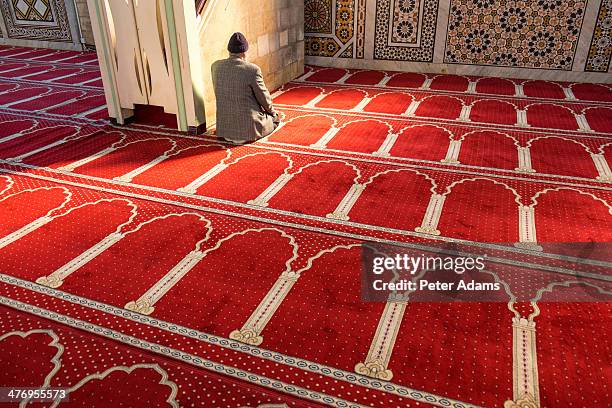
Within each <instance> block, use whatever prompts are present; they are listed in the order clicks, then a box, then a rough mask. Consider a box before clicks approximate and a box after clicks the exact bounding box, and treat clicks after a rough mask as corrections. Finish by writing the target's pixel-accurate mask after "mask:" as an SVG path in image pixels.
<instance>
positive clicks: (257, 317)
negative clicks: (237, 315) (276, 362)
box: [229, 272, 300, 346]
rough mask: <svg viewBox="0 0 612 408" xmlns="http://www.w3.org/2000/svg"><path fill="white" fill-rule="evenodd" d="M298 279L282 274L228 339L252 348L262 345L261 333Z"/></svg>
mask: <svg viewBox="0 0 612 408" xmlns="http://www.w3.org/2000/svg"><path fill="white" fill-rule="evenodd" d="M299 277H300V275H299V274H297V273H295V272H283V273H282V274H281V276H280V277H279V278H278V279H277V280H276V282H274V285H273V286H272V288H271V289H270V290H269V291H268V293H267V294H266V296H265V297H264V298H263V299H262V301H261V302H260V303H259V305H257V308H256V309H255V310H254V311H253V313H251V316H249V318H248V319H247V321H246V322H245V323H244V325H243V326H242V328H241V329H239V330H234V331H232V332H231V333H230V335H229V337H230V339H233V340H237V341H240V342H242V343H246V344H251V345H253V346H259V345H260V344H261V343H263V336H262V335H261V332H262V331H263V329H264V328H265V327H266V325H267V324H268V322H269V321H270V319H271V318H272V316H274V313H276V311H277V310H278V308H279V306H280V305H281V304H282V303H283V300H285V297H287V294H289V291H291V288H292V287H293V285H294V284H295V282H296V281H297V280H298V278H299Z"/></svg>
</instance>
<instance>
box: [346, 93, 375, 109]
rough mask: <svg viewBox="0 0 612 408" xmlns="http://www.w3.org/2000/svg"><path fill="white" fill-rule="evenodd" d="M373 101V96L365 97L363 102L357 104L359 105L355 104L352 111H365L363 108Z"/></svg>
mask: <svg viewBox="0 0 612 408" xmlns="http://www.w3.org/2000/svg"><path fill="white" fill-rule="evenodd" d="M370 102H372V98H370V97H369V96H367V97H365V98H363V99H362V100H361V102H359V104H357V106H355V107H354V108H353V109H351V111H352V112H363V108H365V107H366V106H368V103H370Z"/></svg>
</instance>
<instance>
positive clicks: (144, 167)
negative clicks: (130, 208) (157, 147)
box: [113, 154, 168, 183]
mask: <svg viewBox="0 0 612 408" xmlns="http://www.w3.org/2000/svg"><path fill="white" fill-rule="evenodd" d="M167 158H168V156H166V155H165V154H164V155H161V156H159V157H156V158H155V159H153V160H151V161H150V162H148V163H147V164H143V165H142V166H140V167H138V168H137V169H134V170H132V171H130V172H129V173H126V174H124V175H123V176H118V177H115V178H114V179H113V180H117V181H122V182H124V183H129V182H131V181H132V180H133V179H134V178H135V177H137V176H139V175H140V174H142V173H144V172H145V171H147V170H149V169H151V168H153V167H154V166H156V165H158V164H159V163H161V162H163V161H164V160H166V159H167Z"/></svg>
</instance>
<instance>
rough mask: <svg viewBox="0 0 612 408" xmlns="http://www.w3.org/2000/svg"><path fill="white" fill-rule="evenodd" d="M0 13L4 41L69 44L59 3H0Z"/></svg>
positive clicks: (64, 14) (67, 27)
mask: <svg viewBox="0 0 612 408" xmlns="http://www.w3.org/2000/svg"><path fill="white" fill-rule="evenodd" d="M0 11H1V12H2V16H3V18H4V22H5V24H6V30H7V33H6V35H7V37H8V38H24V39H28V40H40V41H59V42H72V34H71V32H70V21H69V19H68V14H67V12H66V3H65V2H64V1H62V0H0ZM75 24H76V22H75Z"/></svg>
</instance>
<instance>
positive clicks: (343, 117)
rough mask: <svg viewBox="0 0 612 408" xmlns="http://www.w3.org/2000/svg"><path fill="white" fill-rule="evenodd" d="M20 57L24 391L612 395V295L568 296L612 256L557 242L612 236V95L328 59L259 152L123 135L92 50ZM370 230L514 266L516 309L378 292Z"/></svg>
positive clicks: (580, 401)
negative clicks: (530, 271)
mask: <svg viewBox="0 0 612 408" xmlns="http://www.w3.org/2000/svg"><path fill="white" fill-rule="evenodd" d="M17 51H20V52H24V51H26V50H25V49H11V48H4V49H0V63H1V64H0V75H1V76H2V78H0V104H1V106H0V120H1V121H2V122H3V123H4V124H5V126H3V127H0V159H1V160H0V249H1V250H0V265H1V268H2V270H1V271H0V303H1V304H2V306H1V309H0V314H2V319H1V320H0V322H1V323H0V326H1V327H0V329H1V332H0V353H1V354H2V356H3V358H2V359H0V362H1V363H0V364H2V370H1V371H0V373H1V374H0V383H2V384H7V385H11V386H17V385H20V386H26V385H27V386H31V387H37V386H42V385H49V386H51V387H60V386H61V387H67V388H70V389H71V390H74V391H73V392H72V393H71V394H70V402H69V403H67V405H75V406H77V405H78V406H97V405H96V404H100V406H104V405H102V404H104V402H102V401H101V400H98V399H96V398H98V396H101V395H103V396H105V398H106V397H107V396H108V398H106V399H105V401H110V399H109V398H116V401H123V402H124V404H127V405H126V406H138V407H139V406H142V407H150V406H166V405H168V406H204V407H225V406H228V407H245V406H248V407H258V406H261V405H265V404H286V405H287V406H296V407H315V406H337V407H359V406H372V407H385V408H386V407H429V406H442V407H447V406H448V407H500V406H503V404H504V402H505V401H507V400H512V399H517V396H516V394H517V393H518V394H521V392H522V391H524V390H533V387H535V389H536V390H537V393H538V397H539V403H540V405H541V406H542V407H570V406H593V407H599V406H601V407H603V406H606V405H605V404H606V403H605V401H606V400H608V399H609V398H608V397H607V395H608V393H609V391H608V389H607V387H608V386H607V383H606V381H601V380H602V379H604V378H607V377H609V375H610V369H609V358H608V356H609V354H610V353H609V350H610V340H609V336H608V332H609V331H610V327H611V323H612V322H610V319H609V316H610V302H609V301H607V302H600V303H574V304H567V303H565V304H563V303H555V302H553V301H554V300H555V299H558V298H557V297H556V296H558V295H559V294H560V293H561V292H563V291H571V290H576V288H582V287H586V288H587V289H588V290H593V291H599V293H601V294H602V296H604V295H605V296H609V294H610V293H611V292H610V291H611V290H612V284H611V283H610V266H612V259H611V258H610V257H609V254H610V252H609V251H608V252H605V251H603V252H601V253H598V252H596V251H595V252H594V254H595V255H594V256H596V258H597V262H595V261H594V260H593V259H591V260H584V265H583V266H584V269H581V268H582V266H581V265H582V264H581V262H580V261H581V259H580V257H581V255H580V252H579V251H578V252H577V253H575V254H571V256H570V258H566V257H561V256H559V255H558V252H557V251H558V248H557V247H556V246H555V243H558V242H583V243H589V242H612V209H611V208H612V207H611V204H612V174H611V173H610V170H609V167H610V166H612V156H610V155H611V154H612V147H611V146H612V122H611V121H610V117H612V115H610V113H612V90H611V89H610V87H609V86H608V85H589V84H558V83H553V82H546V81H523V80H512V79H491V78H475V77H454V76H450V75H443V76H435V75H430V74H408V73H403V74H397V73H385V72H377V71H362V72H354V71H347V70H343V69H323V68H316V67H311V68H310V69H309V73H307V74H306V75H305V76H304V77H302V78H300V79H298V80H297V81H294V82H293V83H290V84H288V85H286V86H285V87H284V88H283V89H281V90H279V91H278V92H276V93H275V95H274V96H275V102H276V103H277V105H278V107H279V109H280V111H281V112H282V113H283V115H284V122H283V126H282V127H281V128H279V129H278V130H277V131H276V132H275V133H274V134H272V135H271V136H269V137H267V138H266V139H264V140H261V141H258V142H257V143H253V144H250V145H245V146H233V145H229V144H227V143H223V142H220V141H219V140H217V139H216V138H215V137H214V136H212V135H209V136H205V137H190V136H187V135H184V134H180V133H178V132H176V131H175V130H172V129H170V128H168V127H167V126H164V124H163V123H162V124H160V123H156V124H154V125H153V126H149V125H144V124H134V125H131V126H129V127H123V128H116V127H112V126H111V125H110V124H109V123H108V122H106V121H105V120H103V119H104V116H105V114H104V112H105V107H104V106H103V104H104V100H103V96H102V90H101V89H100V84H99V83H97V82H96V81H98V79H97V76H96V72H97V71H96V70H97V67H96V65H95V63H94V62H93V61H94V56H93V55H92V54H77V53H69V52H54V53H53V54H52V55H49V56H47V57H43V58H37V56H39V57H40V56H41V55H43V54H41V53H40V50H33V51H31V52H28V54H20V55H18V56H14V57H13V56H12V55H13V54H18V52H17ZM46 51H48V50H46ZM31 58H36V59H35V60H32V59H31ZM54 58H55V59H54ZM67 58H68V59H67ZM60 60H61V61H60ZM12 64H21V65H19V66H14V65H12ZM9 67H11V68H9ZM41 67H42V68H43V69H40V70H38V68H41ZM32 68H36V69H35V70H37V74H36V75H32V76H28V77H27V78H24V79H18V78H21V77H23V76H24V75H26V74H25V73H24V72H26V73H27V72H30V71H32V72H34V70H32ZM71 72H72V73H73V74H70V73H71ZM66 75H68V76H66ZM71 75H72V76H80V77H79V78H83V81H81V82H76V79H75V80H71V79H70V78H71ZM58 77H63V78H61V79H57V78H58ZM354 191H358V192H359V193H358V194H355V193H354ZM432 202H434V203H438V205H439V207H438V208H439V213H438V216H432V215H431V214H430V211H428V208H429V206H430V204H431V203H432ZM440 203H441V204H440ZM528 213H532V214H534V215H533V223H532V224H530V225H528V226H525V224H526V223H528V222H527V221H526V218H525V217H527V215H525V214H528ZM525 229H527V230H528V231H529V232H528V233H526V232H525ZM364 241H375V242H385V243H394V244H398V245H413V244H423V245H428V244H432V243H436V242H438V243H439V242H450V241H453V242H456V243H458V244H461V245H465V246H468V247H471V248H479V250H481V251H482V250H483V249H486V250H487V251H489V254H491V255H493V256H495V255H500V256H502V255H503V256H504V257H508V258H509V259H513V260H515V262H514V263H511V264H510V266H508V268H507V269H506V270H503V271H499V273H497V274H496V275H495V277H496V279H498V280H499V281H501V282H504V283H505V284H506V285H507V286H506V292H505V293H506V295H507V298H504V299H503V301H502V302H499V303H430V302H425V301H422V300H421V301H419V299H418V298H415V299H411V301H409V302H407V303H403V304H400V303H394V302H389V303H387V304H384V303H365V302H362V301H361V299H360V284H361V282H360V268H361V249H360V244H361V243H362V242H364ZM491 243H496V244H497V245H493V244H491ZM514 244H516V245H514ZM538 246H539V247H541V250H539V251H537V250H536V251H532V250H530V251H526V250H524V249H523V248H525V247H528V248H532V249H534V248H537V247H538ZM574 256H575V257H577V258H578V259H575V258H572V257H574ZM519 261H520V262H522V261H529V262H534V263H536V264H547V265H548V264H551V265H554V268H555V269H554V270H553V271H549V272H542V273H541V274H538V275H537V276H534V275H528V276H526V275H525V274H522V273H521V272H520V270H519V269H520V268H519ZM576 262H577V263H576ZM577 264H578V266H576V265H577ZM573 267H576V268H577V269H576V271H575V273H576V276H573V275H567V274H566V272H567V271H568V268H570V269H571V268H573ZM572 271H573V269H572ZM582 272H585V273H584V274H583V273H582ZM586 272H589V274H587V273H586ZM577 279H578V280H579V281H580V282H576V280H577ZM587 289H585V290H587ZM517 297H518V298H519V299H522V300H531V301H532V303H530V302H525V301H518V300H517ZM551 302H552V303H551ZM398 313H401V314H402V315H401V316H403V317H400V318H399V319H394V318H393V317H394V316H397V314H398ZM513 318H514V326H515V329H516V327H526V326H525V325H527V326H528V325H530V324H531V325H533V324H535V328H536V329H535V330H536V331H535V333H536V344H535V345H536V347H535V351H534V353H536V355H537V362H536V361H534V360H532V359H531V355H526V354H525V353H523V348H522V347H527V346H521V344H526V343H521V342H520V341H519V342H515V341H513ZM521 318H523V320H520V319H521ZM529 327H531V326H529ZM525 330H527V329H525ZM526 332H528V330H527V331H519V332H518V333H522V335H525V333H526ZM390 333H393V334H392V335H390ZM16 356H23V357H16ZM376 356H378V357H376ZM384 356H386V358H385V357H384ZM376 358H378V360H376ZM16 362H17V364H16ZM362 363H365V364H362ZM376 364H378V365H376ZM514 365H517V367H519V365H520V367H523V368H524V370H525V372H529V370H530V369H535V370H536V373H537V379H536V382H535V385H533V384H530V383H529V381H524V380H522V378H523V376H522V374H521V372H522V371H520V370H519V369H518V368H517V370H514V369H513V366H514ZM365 366H367V367H374V366H375V367H378V369H379V371H377V373H378V374H376V372H375V371H372V370H370V371H368V370H367V369H365ZM356 371H357V372H356ZM577 390H580V392H578V391H577ZM519 396H520V395H519ZM139 398H140V399H139ZM585 401H589V402H588V404H587V405H585V404H586V403H585ZM106 406H108V405H106Z"/></svg>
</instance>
